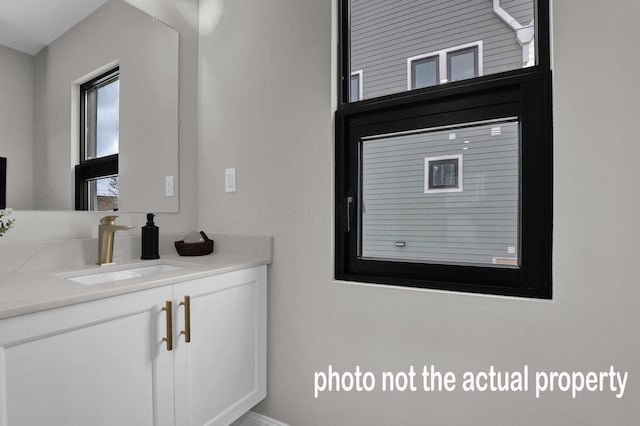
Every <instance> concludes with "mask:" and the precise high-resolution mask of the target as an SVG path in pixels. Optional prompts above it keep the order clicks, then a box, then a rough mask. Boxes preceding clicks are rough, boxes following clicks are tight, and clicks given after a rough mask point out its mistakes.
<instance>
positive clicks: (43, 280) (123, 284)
mask: <svg viewBox="0 0 640 426" xmlns="http://www.w3.org/2000/svg"><path fill="white" fill-rule="evenodd" d="M158 263H168V264H172V265H178V266H182V269H180V270H175V271H169V272H163V273H158V274H154V275H148V276H145V277H139V278H131V279H126V280H121V281H112V282H105V283H101V284H93V285H84V284H79V283H76V282H73V281H71V280H69V279H66V278H65V277H69V276H77V275H81V274H98V273H103V272H108V271H115V270H119V269H126V268H128V267H132V266H133V265H135V266H151V265H154V264H158ZM269 263H271V257H270V255H262V256H261V255H253V256H244V255H236V254H224V253H214V254H210V255H207V256H189V257H181V256H178V255H177V254H170V255H162V256H161V259H158V260H146V261H143V260H140V259H137V260H131V261H124V262H119V263H118V264H116V265H109V266H97V265H85V266H76V267H68V268H57V269H45V270H37V271H24V272H8V273H3V274H2V276H1V277H0V319H2V318H9V317H13V316H17V315H23V314H29V313H33V312H38V311H43V310H46V309H52V308H58V307H61V306H66V305H72V304H75V303H81V302H87V301H90V300H96V299H102V298H105V297H111V296H117V295H120V294H125V293H131V292H134V291H140V290H146V289H149V288H154V287H160V286H165V285H169V284H174V283H178V282H181V281H187V280H193V279H197V278H202V277H206V276H210V275H217V274H223V273H225V272H231V271H237V270H240V269H246V268H251V267H254V266H260V265H267V264H269Z"/></svg>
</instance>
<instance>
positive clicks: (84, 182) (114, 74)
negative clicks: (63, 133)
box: [75, 67, 120, 211]
mask: <svg viewBox="0 0 640 426" xmlns="http://www.w3.org/2000/svg"><path fill="white" fill-rule="evenodd" d="M118 78H120V67H115V68H112V69H111V70H109V71H107V72H105V73H103V74H100V75H99V76H97V77H96V78H94V79H92V80H90V81H87V82H86V83H84V84H82V85H81V86H80V129H79V131H80V133H79V134H80V138H79V141H80V147H79V161H78V163H79V164H78V165H77V166H76V167H75V206H76V207H75V208H76V210H85V211H86V210H89V182H88V180H90V179H96V178H101V177H108V176H113V175H117V174H118V154H113V155H108V156H105V157H100V158H93V159H89V160H87V159H86V138H87V134H86V95H85V93H86V91H87V89H91V88H95V87H101V86H105V85H107V84H109V83H111V82H113V81H115V80H116V79H118Z"/></svg>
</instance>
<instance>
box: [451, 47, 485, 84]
mask: <svg viewBox="0 0 640 426" xmlns="http://www.w3.org/2000/svg"><path fill="white" fill-rule="evenodd" d="M467 52H473V75H474V76H475V77H478V73H479V71H480V68H479V66H478V65H479V62H480V56H479V54H478V46H471V47H465V48H464V49H458V50H452V51H450V52H447V81H452V82H453V81H460V80H452V79H451V58H452V57H454V56H457V55H464V54H465V53H467Z"/></svg>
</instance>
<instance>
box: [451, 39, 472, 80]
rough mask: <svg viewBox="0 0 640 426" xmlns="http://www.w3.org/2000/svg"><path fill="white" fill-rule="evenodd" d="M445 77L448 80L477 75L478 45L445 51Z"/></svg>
mask: <svg viewBox="0 0 640 426" xmlns="http://www.w3.org/2000/svg"><path fill="white" fill-rule="evenodd" d="M447 73H448V75H447V79H448V80H449V81H458V80H466V79H468V78H473V77H477V76H478V75H479V72H478V47H477V46H474V47H469V48H466V49H460V50H455V51H452V52H448V53H447Z"/></svg>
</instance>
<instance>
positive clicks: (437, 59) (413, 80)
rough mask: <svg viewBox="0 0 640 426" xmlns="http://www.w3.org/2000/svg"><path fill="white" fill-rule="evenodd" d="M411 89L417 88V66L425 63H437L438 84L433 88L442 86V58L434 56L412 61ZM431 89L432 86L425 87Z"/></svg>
mask: <svg viewBox="0 0 640 426" xmlns="http://www.w3.org/2000/svg"><path fill="white" fill-rule="evenodd" d="M410 62H411V89H412V90H414V89H415V88H416V65H418V64H422V63H425V62H435V63H436V83H435V84H434V85H433V86H437V85H438V84H440V56H439V55H432V56H427V57H424V58H420V59H412V60H411V61H410ZM425 87H431V86H425Z"/></svg>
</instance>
